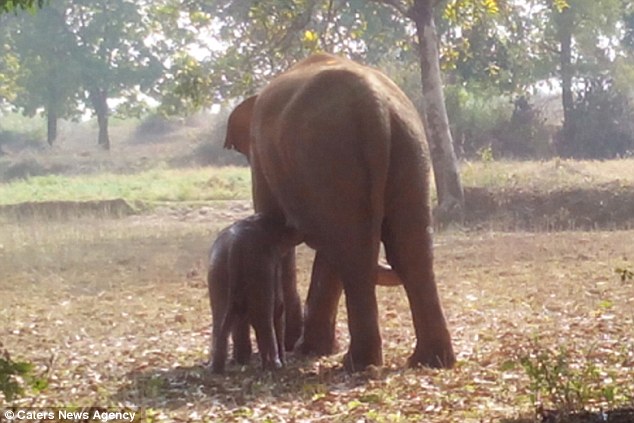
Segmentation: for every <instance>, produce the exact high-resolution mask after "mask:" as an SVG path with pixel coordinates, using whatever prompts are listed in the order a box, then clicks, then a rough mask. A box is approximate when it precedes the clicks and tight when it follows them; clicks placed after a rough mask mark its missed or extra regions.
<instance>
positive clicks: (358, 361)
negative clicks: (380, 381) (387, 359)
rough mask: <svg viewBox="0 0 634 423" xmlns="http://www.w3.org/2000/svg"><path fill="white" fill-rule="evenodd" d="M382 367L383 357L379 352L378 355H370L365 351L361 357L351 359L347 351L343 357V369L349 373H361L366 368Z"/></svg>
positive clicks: (369, 352)
mask: <svg viewBox="0 0 634 423" xmlns="http://www.w3.org/2000/svg"><path fill="white" fill-rule="evenodd" d="M382 365H383V357H382V354H381V351H380V350H379V352H378V353H374V354H373V353H372V352H371V351H366V352H365V353H364V354H362V355H361V357H353V356H352V353H351V352H350V351H348V352H347V353H346V355H345V356H344V357H343V367H344V368H345V369H346V370H347V371H348V372H350V373H354V372H361V371H364V370H366V369H367V368H368V367H370V366H372V367H381V366H382Z"/></svg>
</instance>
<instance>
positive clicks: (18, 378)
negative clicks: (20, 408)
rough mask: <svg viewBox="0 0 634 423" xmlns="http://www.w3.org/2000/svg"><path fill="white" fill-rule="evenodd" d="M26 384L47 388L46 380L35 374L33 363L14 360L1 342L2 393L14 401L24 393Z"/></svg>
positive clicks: (0, 370) (0, 382)
mask: <svg viewBox="0 0 634 423" xmlns="http://www.w3.org/2000/svg"><path fill="white" fill-rule="evenodd" d="M25 385H26V386H28V387H30V388H33V389H36V390H42V389H45V388H46V381H45V380H44V379H41V378H37V377H35V376H34V375H33V364H31V363H29V362H25V361H13V360H12V359H11V357H10V356H9V352H8V351H7V350H5V349H4V348H3V347H2V343H0V393H2V394H3V395H4V398H5V399H6V400H7V401H13V400H14V399H16V398H18V397H20V396H22V395H24V388H25Z"/></svg>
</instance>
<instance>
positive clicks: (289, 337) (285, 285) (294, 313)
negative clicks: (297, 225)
mask: <svg viewBox="0 0 634 423" xmlns="http://www.w3.org/2000/svg"><path fill="white" fill-rule="evenodd" d="M281 278H282V296H283V299H284V315H285V317H284V319H285V325H286V329H285V331H284V332H285V340H284V344H285V349H286V351H293V348H294V347H295V344H296V343H297V340H298V339H299V338H300V337H301V335H302V328H303V322H304V319H303V316H302V303H301V300H300V298H299V293H298V292H297V275H296V267H295V249H294V248H293V250H292V251H291V252H290V253H288V254H287V255H286V256H284V257H283V258H282V265H281Z"/></svg>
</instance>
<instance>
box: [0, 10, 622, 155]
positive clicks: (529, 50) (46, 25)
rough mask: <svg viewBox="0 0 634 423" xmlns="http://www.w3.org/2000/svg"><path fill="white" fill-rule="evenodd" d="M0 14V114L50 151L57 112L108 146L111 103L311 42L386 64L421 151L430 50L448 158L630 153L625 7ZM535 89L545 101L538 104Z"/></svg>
mask: <svg viewBox="0 0 634 423" xmlns="http://www.w3.org/2000/svg"><path fill="white" fill-rule="evenodd" d="M38 7H40V8H41V9H39V10H38ZM23 9H28V10H23ZM0 12H2V14H1V15H0V102H1V107H4V108H13V109H15V110H19V111H21V112H23V113H24V114H27V115H34V114H36V113H41V114H43V115H44V116H46V118H47V122H48V124H47V140H48V142H49V143H51V144H53V143H54V142H55V139H56V136H57V121H58V120H59V119H60V118H65V119H73V118H78V117H80V116H83V115H84V114H85V113H86V111H91V112H92V114H93V115H94V116H96V118H97V122H98V125H99V135H98V143H99V144H100V145H102V146H103V147H104V148H109V145H110V138H109V135H108V118H109V116H110V115H111V114H112V113H113V112H115V113H117V114H119V115H122V116H139V115H142V114H143V113H145V112H147V111H148V110H149V108H150V107H154V106H155V105H156V104H159V106H158V107H159V110H160V112H161V113H166V114H188V113H191V112H192V111H194V110H196V109H199V108H201V107H205V106H208V105H210V104H213V103H220V104H225V103H227V102H228V101H231V99H233V98H236V97H242V96H244V95H247V94H249V93H252V92H254V91H255V90H257V89H258V88H259V87H261V86H262V85H263V84H264V83H265V82H266V81H267V80H269V79H270V78H271V77H272V75H274V74H275V73H277V72H279V71H280V70H283V69H285V68H287V67H288V66H289V65H290V64H292V63H293V62H295V61H296V60H298V59H300V58H302V57H305V56H306V55H307V54H309V53H311V52H314V51H317V50H324V51H330V52H335V53H341V54H346V55H348V56H350V57H352V58H354V59H359V60H362V61H364V62H366V63H369V64H373V65H376V66H378V67H380V68H382V69H385V70H386V72H388V73H389V74H390V76H392V78H394V79H395V80H396V81H397V82H398V83H399V84H400V85H401V86H402V87H403V88H404V89H405V90H406V91H407V92H408V93H409V94H410V96H411V97H412V98H413V99H414V100H415V101H416V102H417V104H418V105H419V106H420V108H421V112H422V113H423V115H424V117H426V120H427V126H428V128H431V129H433V131H434V132H433V133H431V134H429V135H430V138H433V139H432V140H431V141H432V146H433V145H436V144H435V142H436V141H435V139H436V138H440V137H442V136H444V135H443V134H442V132H443V129H442V120H441V124H440V128H439V129H438V128H436V127H437V126H438V124H437V122H436V119H437V117H436V116H435V115H433V114H430V113H431V112H433V110H435V108H436V105H437V101H438V99H436V98H434V97H433V96H434V95H435V93H436V91H434V89H433V86H432V88H430V87H429V86H427V87H426V85H425V84H427V83H429V81H426V79H425V78H426V77H429V75H431V74H433V73H434V72H435V71H434V66H433V63H432V62H433V61H430V60H428V58H429V57H430V56H429V55H430V54H431V55H434V54H435V55H436V59H435V61H436V63H437V65H438V66H439V67H438V69H440V71H441V73H442V80H443V83H444V90H441V91H440V92H441V94H442V93H444V95H443V96H442V97H441V98H440V99H441V100H442V103H443V107H442V108H443V109H444V108H445V105H446V109H447V114H448V115H449V122H448V125H449V129H450V131H447V134H448V136H449V138H448V139H449V140H450V145H451V146H452V147H453V148H455V150H456V153H457V154H458V155H463V156H466V157H470V156H477V155H478V154H481V153H482V151H483V150H489V151H491V152H492V154H493V155H494V156H508V157H535V156H541V157H544V156H549V155H560V156H564V157H579V158H609V157H617V156H624V155H628V154H632V151H633V150H634V127H633V124H632V122H634V119H633V117H634V116H633V115H634V111H633V110H634V108H633V107H632V99H633V98H634V89H633V88H632V87H634V3H632V2H631V1H629V0H526V1H519V0H485V1H481V0H443V1H438V0H429V1H422V0H416V1H414V0H374V1H363V0H287V1H280V2H273V1H270V2H266V1H231V0H188V1H183V0H158V1H149V0H139V1H132V0H58V1H55V2H46V1H41V0H23V1H18V0H14V1H6V0H5V1H2V2H0ZM425 25H426V26H425ZM424 28H431V29H432V30H433V31H432V32H433V36H434V38H432V39H429V40H425V39H424V38H423V37H422V36H421V34H422V33H423V29H424ZM425 33H429V31H427V32H425ZM426 55H427V56H426ZM426 58H427V59H426ZM421 69H422V70H423V72H422V77H421V71H420V70H421ZM549 97H550V98H552V97H557V98H558V100H557V103H558V106H557V107H554V108H553V107H552V106H551V107H550V109H547V110H545V109H543V108H542V107H541V106H542V101H541V100H542V99H547V98H549ZM149 99H152V101H148V100H149ZM430 119H431V121H430ZM0 126H1V123H0ZM438 145H442V144H438ZM432 150H434V149H433V148H432ZM433 152H434V151H432V153H433Z"/></svg>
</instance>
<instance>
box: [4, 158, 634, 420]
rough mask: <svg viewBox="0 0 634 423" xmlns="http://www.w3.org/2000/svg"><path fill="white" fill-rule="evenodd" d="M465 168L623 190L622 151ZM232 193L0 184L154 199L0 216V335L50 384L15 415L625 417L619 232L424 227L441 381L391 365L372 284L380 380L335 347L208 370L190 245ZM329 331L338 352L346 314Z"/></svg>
mask: <svg viewBox="0 0 634 423" xmlns="http://www.w3.org/2000/svg"><path fill="white" fill-rule="evenodd" d="M463 166H464V167H463V174H464V175H465V184H466V185H468V186H483V187H490V188H495V189H498V190H515V191H518V192H529V191H530V192H535V191H540V192H548V190H552V189H564V188H571V187H572V188H575V187H577V188H578V187H582V186H586V187H587V188H592V187H600V186H607V187H615V186H616V185H615V184H621V185H623V186H631V185H633V184H634V174H633V173H632V172H630V171H629V170H631V169H634V160H632V159H629V160H621V161H614V162H568V161H559V162H558V161H549V162H544V163H509V162H491V163H486V162H484V163H466V164H464V165H463ZM47 181H48V182H47ZM249 185H250V181H249V173H248V170H247V169H245V168H226V169H223V170H217V169H212V168H200V169H190V170H169V169H163V170H150V171H146V172H143V173H140V174H137V175H117V174H105V175H104V174H102V175H94V176H90V175H83V176H75V177H72V176H65V177H62V176H48V177H41V178H31V179H28V180H26V181H22V182H12V183H6V184H0V202H1V203H4V204H11V203H16V202H21V201H28V202H34V201H45V200H60V199H66V200H77V201H79V200H99V199H103V198H125V199H126V200H128V201H142V202H148V203H155V204H156V206H155V207H152V208H150V209H146V210H145V211H144V212H142V213H139V214H135V215H130V216H124V217H121V218H116V219H115V218H107V217H106V218H95V217H94V216H92V217H91V216H89V215H88V216H84V217H78V218H75V219H72V220H67V219H51V220H46V219H44V220H42V219H30V220H21V221H14V220H12V219H9V218H5V219H4V221H3V222H2V223H1V225H2V226H0V342H1V343H2V344H3V346H4V348H6V349H7V350H8V351H10V352H11V354H12V357H13V358H14V359H16V360H28V361H31V362H33V363H34V364H35V373H36V374H38V375H40V376H41V377H43V378H44V379H46V380H47V381H48V387H47V388H46V389H44V390H43V391H41V392H36V391H33V390H27V392H26V393H25V396H24V397H23V398H21V399H18V400H15V401H14V402H13V404H14V405H16V406H62V407H93V406H94V407H112V408H121V407H132V408H135V409H138V410H139V412H140V421H147V422H152V421H209V422H223V421H226V422H234V421H245V422H246V421H270V422H319V421H323V422H330V421H334V422H359V421H361V422H409V421H411V422H421V421H424V422H490V421H491V422H493V421H495V422H497V421H505V422H508V423H510V422H515V423H519V422H531V421H537V420H536V416H535V410H536V408H537V405H538V404H543V406H544V408H545V409H546V410H548V409H572V410H578V409H580V408H584V407H585V408H587V409H592V410H598V409H600V408H603V409H604V410H614V409H619V408H623V407H634V384H633V383H632V381H633V380H634V314H633V313H632V310H634V280H632V279H631V278H630V277H629V275H630V274H629V273H627V272H626V271H628V270H629V271H632V270H634V264H633V259H634V244H633V241H632V240H634V230H631V229H627V228H621V229H620V230H613V231H601V230H594V231H564V232H551V231H543V232H526V231H522V230H518V231H515V232H498V231H494V230H483V229H482V228H480V229H473V228H471V229H464V230H458V229H453V230H448V231H443V232H441V233H439V234H437V236H436V238H435V243H436V250H435V251H436V272H437V276H438V283H439V289H440V292H441V297H442V300H443V304H444V306H445V310H446V313H447V318H448V321H449V324H450V328H451V331H452V335H453V338H454V346H455V348H456V352H457V354H458V358H459V362H458V365H457V367H456V368H455V369H454V370H451V371H435V370H429V369H405V368H404V363H405V360H406V358H407V357H408V355H409V354H410V353H411V352H412V349H413V342H414V335H413V328H412V325H411V318H410V314H409V309H408V305H407V300H406V297H405V294H404V292H403V290H402V288H399V287H392V288H384V287H381V288H378V289H377V293H378V297H379V303H380V315H381V316H382V319H381V329H382V337H383V350H384V360H385V366H384V367H383V368H382V369H374V370H372V371H369V372H367V373H364V374H358V375H349V374H347V373H346V372H345V371H344V370H343V369H342V367H341V365H340V362H341V357H342V354H343V351H342V352H341V353H340V354H338V355H336V356H333V357H328V358H322V359H309V358H305V357H301V356H294V355H291V356H290V357H289V363H288V365H287V367H286V368H285V369H283V370H282V371H280V372H278V373H276V374H268V373H263V372H261V371H260V370H259V366H258V362H257V357H256V358H255V359H254V360H253V362H252V364H251V365H250V366H247V367H244V368H240V367H236V366H230V367H229V369H228V372H227V374H226V375H224V376H209V375H207V374H206V373H205V371H204V368H203V367H202V363H203V362H204V361H205V360H206V359H207V356H208V354H209V343H210V323H211V317H210V312H209V304H208V299H207V292H206V283H205V276H206V270H205V266H206V253H207V250H208V248H209V246H210V244H211V242H212V241H213V239H214V238H215V236H216V234H217V233H218V231H219V230H220V229H221V228H222V227H224V226H226V225H228V224H229V223H231V222H232V221H233V220H235V219H237V218H240V217H243V216H246V215H248V214H250V213H251V211H250V202H249V200H248V199H249V197H250V195H249V190H250V187H249ZM633 211H634V210H633ZM298 257H299V258H298V278H299V285H300V290H301V291H302V295H304V294H305V292H306V290H307V288H308V283H309V277H310V268H311V264H312V259H313V253H312V251H311V250H310V249H308V248H306V247H301V248H300V249H299V252H298ZM617 269H620V270H619V272H617ZM337 328H338V333H337V336H338V339H339V341H340V343H341V344H342V345H343V346H344V347H345V346H346V345H347V342H348V340H347V336H348V335H347V325H346V313H345V309H344V307H343V302H342V304H341V305H340V314H339V318H338V322H337ZM0 395H1V394H0ZM1 403H2V399H1V397H0V404H1Z"/></svg>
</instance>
